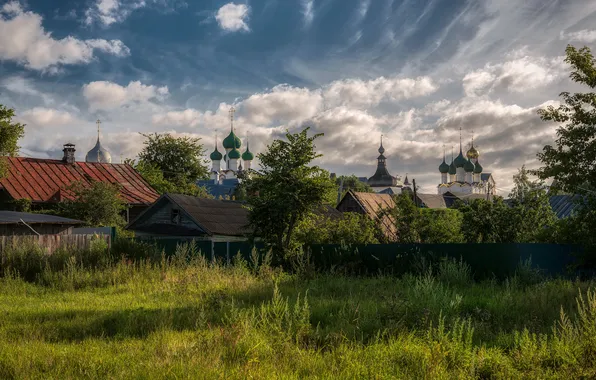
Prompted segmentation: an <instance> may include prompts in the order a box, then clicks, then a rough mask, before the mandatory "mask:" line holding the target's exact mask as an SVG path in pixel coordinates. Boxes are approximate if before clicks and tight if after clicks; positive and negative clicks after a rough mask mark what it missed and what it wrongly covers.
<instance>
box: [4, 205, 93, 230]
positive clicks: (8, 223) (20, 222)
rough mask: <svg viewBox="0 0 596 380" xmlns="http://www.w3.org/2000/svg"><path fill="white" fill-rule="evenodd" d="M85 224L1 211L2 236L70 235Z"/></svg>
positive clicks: (39, 215) (71, 220)
mask: <svg viewBox="0 0 596 380" xmlns="http://www.w3.org/2000/svg"><path fill="white" fill-rule="evenodd" d="M82 224H83V222H82V221H80V220H75V219H67V218H62V217H59V216H54V215H45V214H32V213H28V212H16V211H0V236H13V235H37V234H39V235H70V234H72V231H73V228H74V227H76V226H80V225H82Z"/></svg>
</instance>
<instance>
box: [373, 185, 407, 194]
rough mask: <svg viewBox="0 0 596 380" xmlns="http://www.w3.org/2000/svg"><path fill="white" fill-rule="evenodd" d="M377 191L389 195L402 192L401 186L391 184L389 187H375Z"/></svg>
mask: <svg viewBox="0 0 596 380" xmlns="http://www.w3.org/2000/svg"><path fill="white" fill-rule="evenodd" d="M373 190H374V191H375V193H378V194H389V195H398V194H401V192H402V187H401V186H389V187H375V188H373Z"/></svg>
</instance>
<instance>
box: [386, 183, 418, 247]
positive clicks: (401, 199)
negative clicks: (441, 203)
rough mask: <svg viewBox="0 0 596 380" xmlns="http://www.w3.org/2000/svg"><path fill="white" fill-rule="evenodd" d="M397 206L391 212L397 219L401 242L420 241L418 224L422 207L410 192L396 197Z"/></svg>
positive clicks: (398, 235) (398, 234)
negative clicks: (420, 207) (417, 205)
mask: <svg viewBox="0 0 596 380" xmlns="http://www.w3.org/2000/svg"><path fill="white" fill-rule="evenodd" d="M394 200H395V208H394V209H393V210H389V211H388V212H389V214H390V215H391V216H392V218H393V220H395V227H396V230H397V239H398V242H400V243H420V242H421V239H420V233H419V231H418V224H419V219H420V209H419V208H418V207H416V205H415V204H414V201H413V200H412V198H411V197H410V195H409V194H405V193H402V194H399V195H397V196H396V197H395V198H394Z"/></svg>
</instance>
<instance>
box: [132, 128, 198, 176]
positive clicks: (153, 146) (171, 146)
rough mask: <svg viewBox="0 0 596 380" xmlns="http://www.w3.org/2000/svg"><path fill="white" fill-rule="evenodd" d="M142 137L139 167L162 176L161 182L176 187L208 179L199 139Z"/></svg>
mask: <svg viewBox="0 0 596 380" xmlns="http://www.w3.org/2000/svg"><path fill="white" fill-rule="evenodd" d="M143 136H145V138H146V140H145V143H144V144H145V147H144V148H143V150H142V151H141V153H139V164H140V165H141V167H143V168H146V167H150V168H153V169H158V170H159V171H161V172H162V175H163V179H164V180H166V181H168V182H170V183H173V184H175V185H177V186H178V185H186V184H189V183H195V182H196V181H197V180H199V179H201V178H203V179H205V178H208V177H209V170H208V168H207V165H206V161H205V160H204V159H203V158H202V157H203V155H204V154H205V148H204V147H203V144H201V143H200V142H199V141H200V139H199V138H193V137H174V136H172V135H171V134H169V133H165V134H159V133H154V134H149V135H145V134H144V135H143Z"/></svg>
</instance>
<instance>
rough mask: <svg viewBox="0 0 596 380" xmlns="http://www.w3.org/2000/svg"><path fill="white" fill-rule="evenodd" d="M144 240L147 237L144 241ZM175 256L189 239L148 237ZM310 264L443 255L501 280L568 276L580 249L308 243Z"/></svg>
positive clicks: (370, 264) (392, 262)
mask: <svg viewBox="0 0 596 380" xmlns="http://www.w3.org/2000/svg"><path fill="white" fill-rule="evenodd" d="M144 241H147V240H146V239H144ZM149 241H150V242H152V243H154V244H156V245H157V246H158V247H159V248H160V249H163V250H164V252H165V253H166V255H172V254H174V252H175V250H176V246H177V245H178V244H181V243H186V242H189V241H191V239H179V238H155V239H151V240H149ZM196 245H197V248H198V249H199V250H200V251H201V253H202V254H203V255H204V256H205V257H207V258H209V259H216V260H218V261H221V262H230V261H231V260H232V259H233V258H234V256H236V255H237V254H238V253H240V255H241V256H242V257H243V258H244V259H245V260H247V261H249V260H250V254H251V251H252V249H253V248H256V249H257V250H259V251H262V250H263V249H264V246H263V244H262V243H256V244H253V243H249V242H229V243H226V242H215V243H213V244H212V243H211V242H210V241H203V240H196ZM307 249H308V250H310V252H311V259H312V261H313V263H314V264H315V267H316V268H317V269H318V270H321V271H329V270H334V271H343V272H349V273H352V274H362V275H366V274H375V273H387V274H402V273H406V272H409V271H412V270H415V269H418V268H419V267H420V266H421V265H423V264H424V263H426V264H429V263H430V264H432V263H437V262H439V261H440V260H444V259H445V258H449V259H455V260H463V261H464V262H466V263H467V264H468V265H469V266H470V268H471V269H472V272H473V274H474V276H475V277H476V278H490V277H497V278H505V277H508V276H511V275H513V274H514V273H515V271H516V269H517V268H518V266H519V265H520V264H521V263H524V262H525V263H529V264H531V267H533V268H538V269H540V270H541V271H542V272H543V273H544V274H547V275H554V276H556V275H569V274H573V273H574V272H572V265H573V264H574V263H575V261H576V255H577V254H579V253H580V252H581V250H580V248H579V247H577V246H574V245H559V244H529V243H528V244H500V243H498V244H486V243H482V244H370V245H356V246H349V247H346V246H341V245H339V244H326V245H312V246H310V247H308V248H307Z"/></svg>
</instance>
